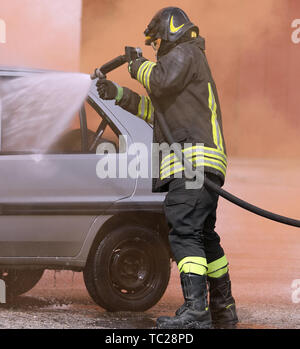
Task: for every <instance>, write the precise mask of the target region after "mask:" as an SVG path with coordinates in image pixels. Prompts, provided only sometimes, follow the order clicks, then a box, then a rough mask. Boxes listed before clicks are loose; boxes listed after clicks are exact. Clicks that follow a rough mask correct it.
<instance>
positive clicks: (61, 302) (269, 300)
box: [0, 159, 300, 329]
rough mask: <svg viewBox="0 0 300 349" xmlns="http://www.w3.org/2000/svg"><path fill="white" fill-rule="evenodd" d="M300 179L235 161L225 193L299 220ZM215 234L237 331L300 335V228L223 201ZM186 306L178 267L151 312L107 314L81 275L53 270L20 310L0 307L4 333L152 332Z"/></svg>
mask: <svg viewBox="0 0 300 349" xmlns="http://www.w3.org/2000/svg"><path fill="white" fill-rule="evenodd" d="M299 173H300V163H299V161H297V162H295V161H289V160H284V161H283V160H282V161H280V162H279V161H271V160H268V161H266V160H248V159H233V160H231V161H230V166H229V170H228V176H227V182H226V185H225V189H227V190H228V191H230V192H232V193H234V194H236V195H237V196H239V197H241V198H243V199H245V200H246V201H250V202H251V203H253V204H256V205H258V206H260V207H263V208H266V209H268V210H270V211H274V212H276V213H279V214H282V215H287V216H290V217H293V218H300V217H299V211H298V207H299V202H298V200H299V196H300V187H299ZM216 229H217V231H218V232H219V233H220V235H221V239H222V244H223V247H224V249H225V252H226V255H227V258H228V260H229V263H230V274H231V279H232V288H233V294H234V297H235V299H236V303H237V309H238V316H239V320H240V323H239V325H238V328H259V329H265V328H276V329H279V328H282V329H283V328H289V329H300V311H299V310H300V254H299V251H300V246H299V242H300V231H299V228H294V227H289V226H286V225H283V224H279V223H275V222H271V221H268V220H266V219H264V218H261V217H258V216H254V215H253V214H250V213H248V212H247V211H244V210H242V209H241V208H239V207H235V206H234V205H232V204H231V203H229V202H227V201H225V200H224V199H220V202H219V209H218V223H217V227H216ZM295 280H299V283H298V285H299V286H298V287H299V289H297V288H296V287H297V281H295ZM292 284H293V285H292ZM298 291H299V293H298ZM298 294H299V296H298ZM182 302H183V298H182V294H181V290H180V287H179V274H178V270H177V268H176V265H175V264H173V265H172V273H171V279H170V283H169V286H168V288H167V291H166V293H165V294H164V296H163V298H162V299H161V300H160V302H159V303H158V304H157V305H156V306H154V307H153V308H152V309H150V310H148V311H146V312H144V313H129V312H127V313H108V312H106V311H105V310H104V309H102V308H100V307H98V306H97V305H96V304H95V303H94V302H93V301H92V300H91V298H90V297H89V295H88V293H87V291H86V289H85V286H84V282H83V278H82V273H73V272H71V271H57V272H55V271H46V272H45V274H44V276H43V278H42V279H41V280H40V282H39V283H38V284H37V285H36V287H35V288H34V289H32V290H31V291H29V292H28V293H26V294H25V295H22V296H19V297H18V298H17V299H16V300H15V302H14V304H12V305H8V304H2V305H0V328H18V329H19V328H109V329H114V328H124V329H138V328H145V329H147V328H153V327H154V326H155V319H156V318H157V317H158V316H161V315H172V314H173V313H174V311H175V310H176V309H177V308H178V307H179V306H180V305H181V304H182Z"/></svg>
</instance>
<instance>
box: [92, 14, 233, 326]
mask: <svg viewBox="0 0 300 349" xmlns="http://www.w3.org/2000/svg"><path fill="white" fill-rule="evenodd" d="M144 34H145V37H146V42H145V43H146V45H152V47H153V48H154V49H155V51H156V57H157V62H151V61H149V60H147V59H146V58H144V57H142V58H138V59H136V60H134V61H132V62H130V63H129V66H128V70H129V72H130V74H131V77H132V78H133V79H136V80H138V81H139V82H140V83H141V84H142V85H143V86H144V87H145V89H146V90H147V93H148V96H140V95H139V94H137V93H135V92H133V91H132V90H130V89H128V88H126V87H120V86H118V85H117V84H116V83H114V82H112V81H109V80H106V79H99V80H98V82H97V88H98V93H99V96H100V98H102V99H115V103H116V104H117V105H119V106H120V107H122V108H124V109H125V110H127V111H129V112H131V113H133V114H134V115H137V116H138V117H140V118H142V119H143V120H145V121H146V122H148V123H151V124H153V133H154V140H153V141H154V143H159V144H162V143H163V142H167V141H166V138H165V136H164V134H163V133H162V131H161V129H160V127H159V125H158V123H157V120H156V118H155V106H156V108H157V110H158V107H159V110H160V111H161V112H162V114H163V116H164V118H165V120H166V123H167V124H168V126H169V128H170V131H171V133H172V135H173V138H174V139H175V141H176V142H177V143H180V144H182V145H183V144H186V143H189V144H191V146H190V147H189V148H184V149H183V150H182V151H184V152H185V155H186V156H187V157H188V158H189V159H190V160H191V161H192V162H193V164H194V165H195V166H202V167H203V168H204V173H205V176H207V177H208V178H209V179H210V180H212V181H214V182H215V183H217V184H218V185H220V186H222V185H223V184H224V180H225V175H226V167H227V157H226V148H225V142H224V136H223V129H222V117H221V109H220V104H219V99H218V94H217V90H216V85H215V82H214V80H213V77H212V74H211V71H210V68H209V65H208V62H207V59H206V55H205V40H204V38H202V37H201V36H200V35H199V29H198V27H197V26H195V25H194V24H193V23H192V22H191V21H190V20H189V18H188V16H187V15H186V13H185V12H184V11H183V10H181V9H179V8H176V7H167V8H163V9H162V10H160V11H159V12H158V13H157V14H156V15H155V16H154V17H153V19H152V20H151V22H150V23H149V25H148V26H147V29H146V30H145V32H144ZM199 143H200V144H202V145H199ZM184 169H185V168H184V165H183V164H182V162H180V161H179V160H178V159H177V158H176V156H175V154H174V153H172V154H171V155H170V154H169V155H167V156H165V157H162V158H161V159H160V175H159V178H157V179H154V181H153V192H167V195H166V198H165V201H164V211H165V215H166V218H167V221H168V224H169V226H170V233H169V242H170V247H171V250H172V253H173V257H174V259H175V261H176V263H177V266H178V268H179V272H180V279H181V286H182V291H183V295H184V300H185V301H184V304H183V305H182V306H181V307H180V308H179V309H178V310H177V311H176V313H175V316H174V317H160V318H158V319H157V327H158V328H179V329H184V328H212V327H215V328H234V327H235V325H236V323H237V322H238V318H237V314H236V307H235V301H234V298H233V297H232V293H231V282H230V278H229V273H228V262H227V259H226V256H225V254H224V250H223V248H222V247H221V245H220V237H219V235H218V234H217V232H216V231H215V223H216V210H217V203H218V195H217V194H216V193H215V192H212V191H211V190H208V189H207V188H206V187H205V186H202V187H201V188H197V189H188V188H187V186H186V182H187V181H189V180H190V179H188V178H187V176H185V174H184ZM180 175H181V176H180ZM208 291H209V303H208ZM208 304H209V305H208Z"/></svg>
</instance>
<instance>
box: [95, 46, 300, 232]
mask: <svg viewBox="0 0 300 349" xmlns="http://www.w3.org/2000/svg"><path fill="white" fill-rule="evenodd" d="M141 56H142V51H141V49H140V48H134V47H129V46H126V47H125V55H121V56H118V57H116V58H114V59H112V60H111V61H109V62H107V63H106V64H104V65H102V66H101V67H100V68H97V69H96V70H95V72H94V74H92V75H91V79H96V78H102V77H106V74H108V73H109V72H111V71H113V70H115V69H116V68H118V67H120V66H121V65H123V64H125V63H128V62H130V61H132V60H134V59H137V58H139V57H141ZM151 99H152V102H153V104H154V108H155V117H156V119H157V122H158V124H159V126H160V128H161V130H162V132H163V134H164V136H165V137H166V140H167V142H168V143H169V144H174V143H175V140H174V138H173V136H172V133H171V131H170V129H169V127H168V125H167V123H166V120H165V118H164V116H163V114H162V113H161V111H160V108H159V105H158V103H156V101H155V98H152V97H151ZM174 153H175V155H176V156H177V158H178V159H181V158H182V155H183V159H184V164H185V166H186V170H187V173H191V171H197V168H196V169H195V168H194V166H193V164H192V163H191V162H190V160H188V159H187V158H186V157H185V156H184V153H183V154H182V152H181V151H180V149H177V148H176V147H175V148H174ZM198 171H199V170H198ZM198 174H199V176H202V177H203V174H202V173H201V172H200V171H199V172H198ZM204 185H205V187H207V188H209V189H210V190H213V191H214V192H216V193H217V194H219V195H220V196H222V197H223V198H224V199H226V200H228V201H230V202H231V203H233V204H235V205H237V206H239V207H241V208H243V209H245V210H247V211H250V212H252V213H254V214H256V215H259V216H261V217H264V218H267V219H270V220H272V221H276V222H279V223H282V224H287V225H290V226H294V227H298V228H299V227H300V220H297V219H293V218H289V217H285V216H281V215H279V214H276V213H273V212H270V211H267V210H264V209H262V208H260V207H257V206H255V205H252V204H250V203H249V202H247V201H244V200H242V199H240V198H239V197H237V196H235V195H233V194H231V193H229V192H228V191H226V190H224V189H222V188H221V187H220V186H219V185H217V184H216V183H214V182H213V181H211V180H210V179H208V178H207V177H205V178H204Z"/></svg>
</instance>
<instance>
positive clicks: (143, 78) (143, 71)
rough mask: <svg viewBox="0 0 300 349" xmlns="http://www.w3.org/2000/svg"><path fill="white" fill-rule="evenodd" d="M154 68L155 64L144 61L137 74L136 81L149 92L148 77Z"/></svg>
mask: <svg viewBox="0 0 300 349" xmlns="http://www.w3.org/2000/svg"><path fill="white" fill-rule="evenodd" d="M155 66H156V63H153V62H150V61H146V62H144V63H143V64H142V65H141V66H140V68H139V70H138V72H137V80H138V81H139V82H140V83H141V84H142V85H143V86H144V87H145V88H146V89H147V90H148V91H150V92H151V89H150V75H151V72H152V69H153V68H154V67H155Z"/></svg>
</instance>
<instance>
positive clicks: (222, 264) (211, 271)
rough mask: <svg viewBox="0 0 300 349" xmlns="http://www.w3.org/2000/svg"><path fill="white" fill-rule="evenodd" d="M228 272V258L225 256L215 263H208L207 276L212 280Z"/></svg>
mask: <svg viewBox="0 0 300 349" xmlns="http://www.w3.org/2000/svg"><path fill="white" fill-rule="evenodd" d="M227 272H228V261H227V258H226V256H223V257H221V258H219V259H216V260H215V261H213V262H211V263H208V265H207V276H209V277H211V278H219V277H221V276H223V275H224V274H226V273H227Z"/></svg>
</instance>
